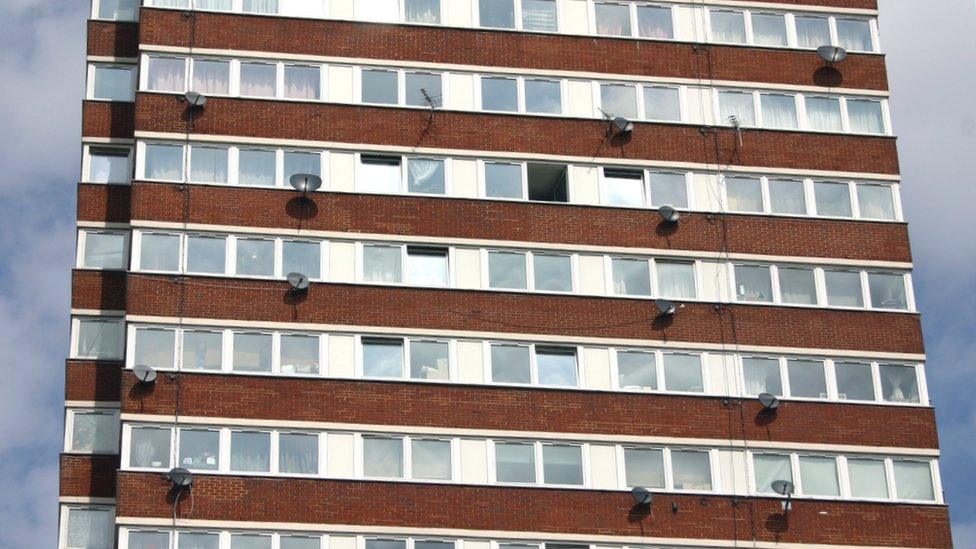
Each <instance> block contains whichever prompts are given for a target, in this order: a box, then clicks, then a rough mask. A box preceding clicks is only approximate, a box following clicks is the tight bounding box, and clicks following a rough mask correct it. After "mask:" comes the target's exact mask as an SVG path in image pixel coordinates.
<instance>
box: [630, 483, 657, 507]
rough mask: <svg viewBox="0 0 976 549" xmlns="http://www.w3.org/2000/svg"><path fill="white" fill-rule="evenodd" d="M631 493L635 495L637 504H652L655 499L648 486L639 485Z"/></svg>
mask: <svg viewBox="0 0 976 549" xmlns="http://www.w3.org/2000/svg"><path fill="white" fill-rule="evenodd" d="M630 495H632V496H634V501H636V502H637V505H650V504H651V500H652V499H654V496H653V494H651V492H650V490H648V489H647V488H641V487H639V486H638V487H637V488H634V489H633V490H631V491H630Z"/></svg>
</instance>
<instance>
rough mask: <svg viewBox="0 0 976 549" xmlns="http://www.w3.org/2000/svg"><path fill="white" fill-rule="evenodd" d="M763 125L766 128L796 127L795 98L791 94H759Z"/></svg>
mask: <svg viewBox="0 0 976 549" xmlns="http://www.w3.org/2000/svg"><path fill="white" fill-rule="evenodd" d="M759 104H760V106H761V107H762V115H763V126H764V127H766V128H780V129H793V128H796V127H797V121H796V120H797V119H796V98H795V97H794V96H792V95H777V94H771V93H762V94H759Z"/></svg>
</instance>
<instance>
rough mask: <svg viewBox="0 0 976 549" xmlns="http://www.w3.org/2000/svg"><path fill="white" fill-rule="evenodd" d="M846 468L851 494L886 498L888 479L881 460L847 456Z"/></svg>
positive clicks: (857, 496) (860, 496)
mask: <svg viewBox="0 0 976 549" xmlns="http://www.w3.org/2000/svg"><path fill="white" fill-rule="evenodd" d="M847 469H848V472H849V475H848V476H849V477H850V479H851V496H853V497H856V498H879V499H887V498H888V481H887V475H886V474H885V464H884V462H883V461H881V460H877V459H854V458H847Z"/></svg>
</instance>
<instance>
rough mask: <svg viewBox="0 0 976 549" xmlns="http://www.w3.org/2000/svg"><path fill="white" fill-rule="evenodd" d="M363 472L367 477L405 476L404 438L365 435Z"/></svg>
mask: <svg viewBox="0 0 976 549" xmlns="http://www.w3.org/2000/svg"><path fill="white" fill-rule="evenodd" d="M363 474H364V475H366V476H367V477H384V478H401V477H403V439H400V438H385V437H372V436H364V437H363Z"/></svg>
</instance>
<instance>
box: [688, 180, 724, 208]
mask: <svg viewBox="0 0 976 549" xmlns="http://www.w3.org/2000/svg"><path fill="white" fill-rule="evenodd" d="M691 194H692V204H691V209H693V210H701V211H706V212H718V211H721V210H722V191H721V190H720V189H719V186H718V176H716V175H715V174H710V173H701V172H694V173H692V174H691Z"/></svg>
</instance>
